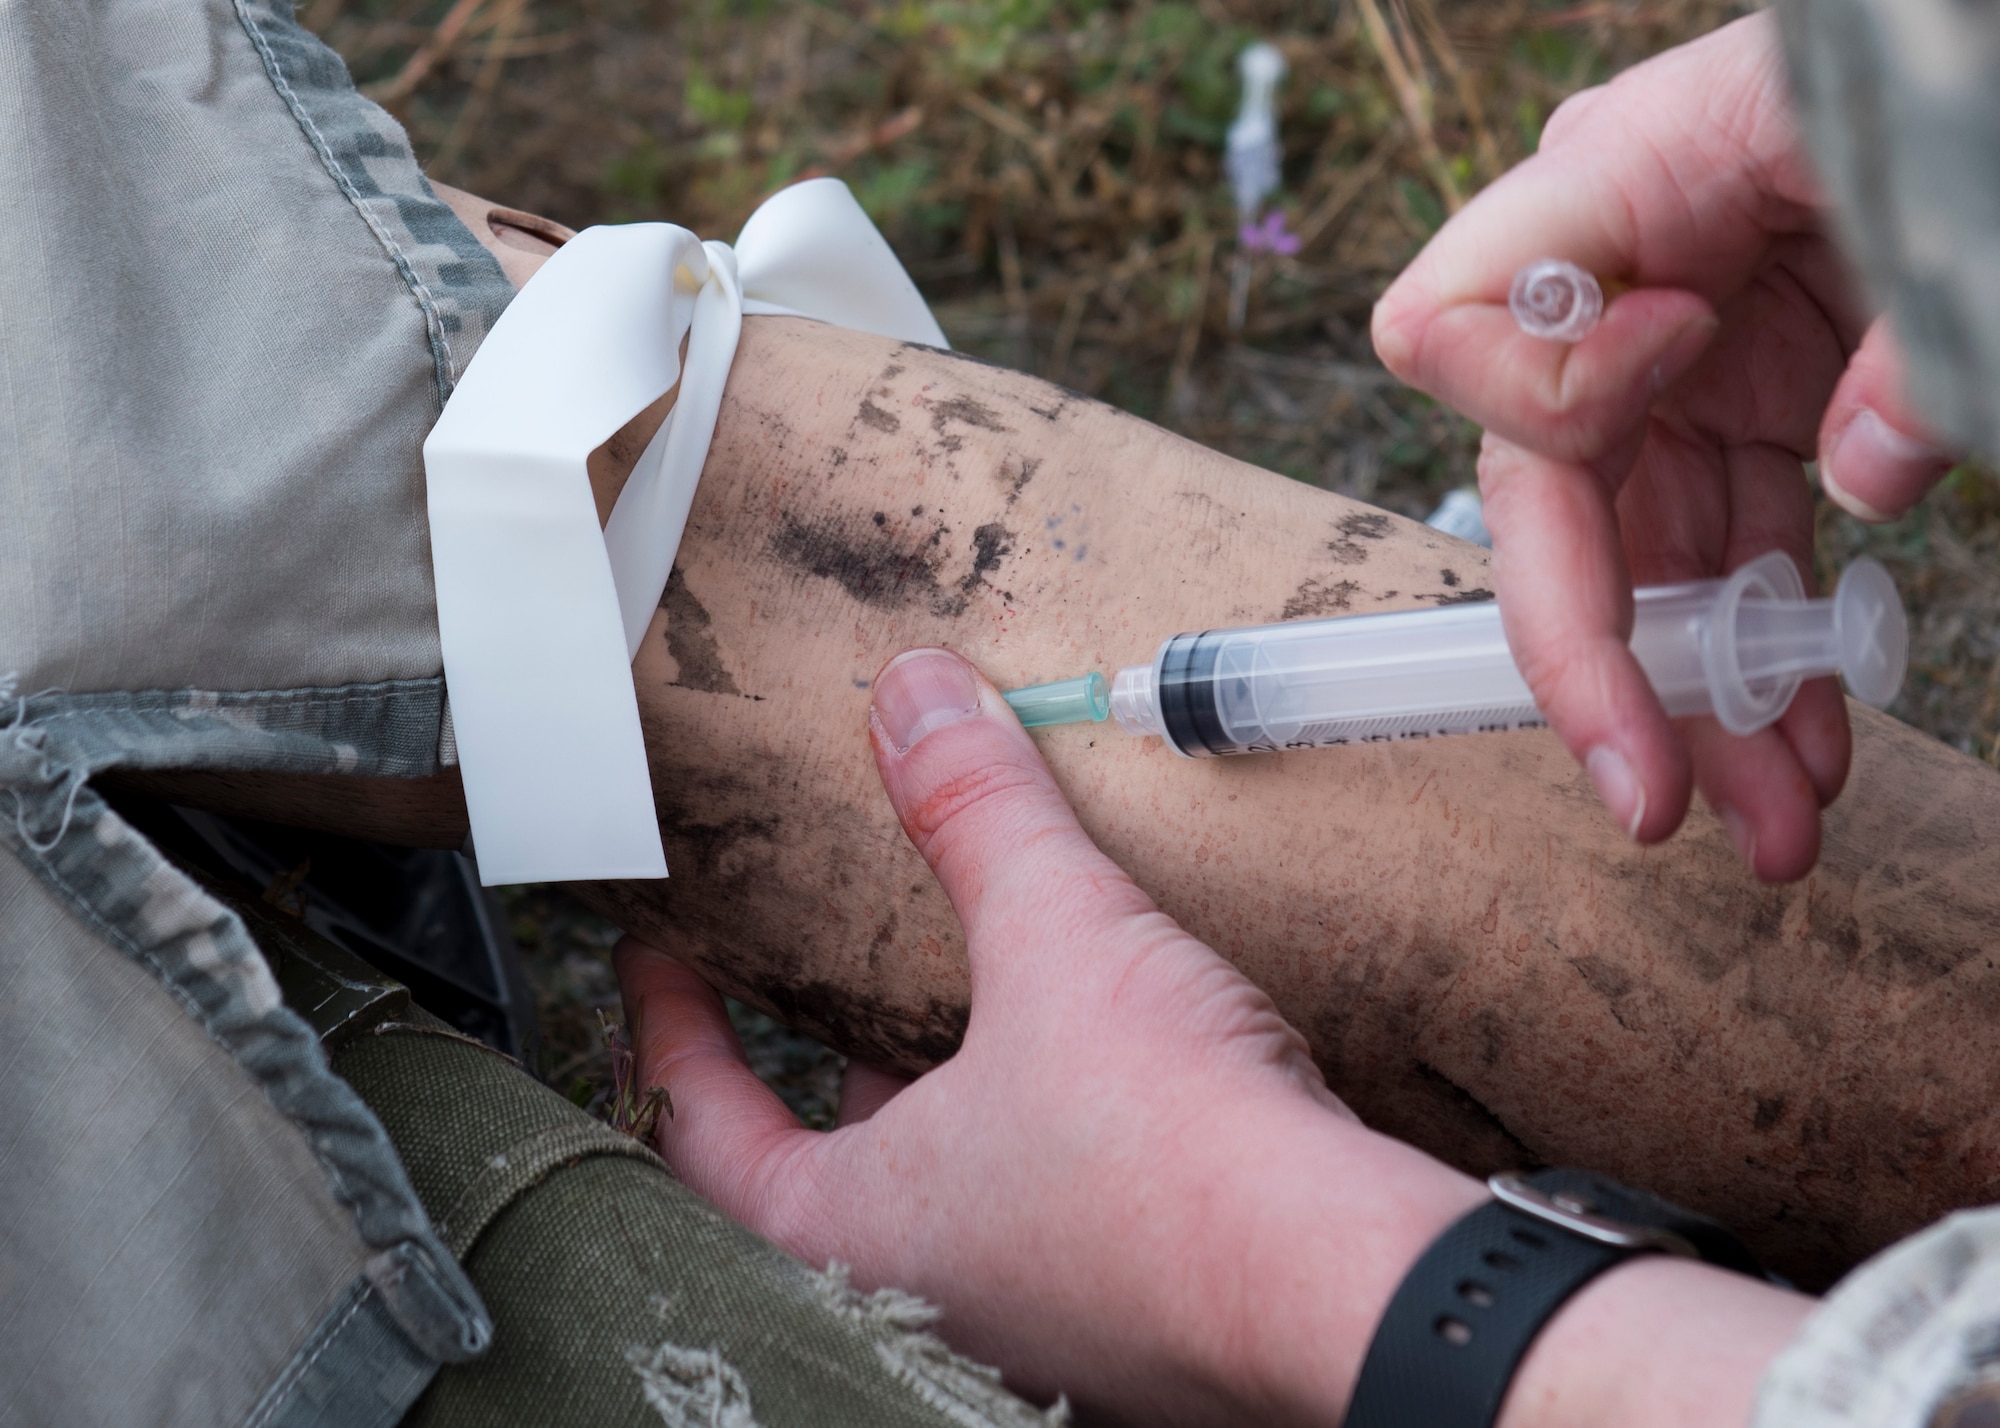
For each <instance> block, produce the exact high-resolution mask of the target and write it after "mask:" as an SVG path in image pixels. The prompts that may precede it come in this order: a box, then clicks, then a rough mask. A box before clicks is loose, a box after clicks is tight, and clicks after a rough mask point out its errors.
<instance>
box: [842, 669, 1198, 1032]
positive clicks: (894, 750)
mask: <svg viewBox="0 0 2000 1428" xmlns="http://www.w3.org/2000/svg"><path fill="white" fill-rule="evenodd" d="M874 699H875V704H874V708H873V709H872V710H871V711H870V714H869V721H868V722H869V733H870V736H871V737H872V739H873V741H874V745H875V763H876V767H877V768H878V769H879V770H880V771H881V774H882V786H883V787H884V788H885V789H886V790H887V791H888V794H889V801H890V803H891V804H892V805H894V807H895V809H896V816H897V818H899V819H900V820H901V821H902V824H903V831H904V832H905V833H907V834H908V835H909V837H910V841H911V842H912V843H913V844H915V845H916V848H917V851H918V852H919V853H921V854H923V856H924V861H925V862H927V863H929V864H930V866H931V870H932V871H933V872H934V873H936V874H937V878H938V882H939V883H940V884H941V885H942V886H943V888H944V891H945V895H946V896H947V897H949V898H950V899H951V904H952V907H953V908H954V909H955V910H956V911H957V913H958V920H959V922H960V924H961V925H962V926H963V927H964V928H965V937H966V944H967V948H968V951H969V954H970V957H971V962H972V981H973V1004H974V1005H975V1006H978V1005H979V1002H980V999H981V995H982V983H986V984H988V985H989V986H990V985H991V983H992V981H993V980H994V979H995V978H996V977H997V976H999V975H1000V969H998V968H996V967H994V966H991V965H988V964H989V962H991V961H992V960H993V959H991V958H989V957H988V956H986V955H984V953H985V949H988V948H1005V949H1007V956H1006V961H1007V962H1008V963H1009V964H1011V965H1013V966H1016V967H1019V968H1020V969H1021V970H1022V972H1023V973H1024V974H1025V975H1027V976H1029V977H1031V978H1032V977H1035V976H1037V975H1038V969H1046V968H1048V964H1049V963H1050V962H1051V961H1052V960H1053V959H1061V958H1064V957H1065V956H1066V954H1067V949H1070V948H1073V947H1075V946H1076V945H1077V939H1078V937H1079V935H1081V936H1084V937H1090V936H1093V935H1097V934H1101V933H1104V932H1108V931H1109V930H1111V926H1112V924H1114V923H1115V922H1116V921H1117V920H1119V919H1121V918H1125V917H1129V916H1132V915H1134V914H1137V913H1148V912H1153V911H1154V909H1153V905H1152V902H1151V901H1150V900H1149V899H1148V898H1147V897H1146V895H1145V894H1144V893H1142V892H1140V891H1139V889H1138V887H1137V886H1136V885H1135V884H1134V883H1133V882H1132V880H1131V879H1130V878H1128V877H1127V876H1126V875H1125V873H1124V871H1123V870H1122V869H1120V868H1119V867H1118V866H1117V864H1115V863H1113V862H1112V861H1111V860H1110V859H1109V858H1107V857H1105V856H1104V854H1103V853H1101V852H1099V851H1098V848H1097V845H1096V844H1094V843H1092V842H1091V841H1090V837H1089V835H1088V834H1086V833H1085V832H1084V831H1083V829H1082V827H1081V826H1080V825H1079V824H1078V823H1077V821H1076V815H1075V814H1074V813H1072V812H1071V811H1070V806H1069V804H1068V802H1067V801H1065V799H1064V798H1063V795H1062V791H1061V790H1060V789H1058V788H1057V787H1056V783H1055V779H1054V778H1053V777H1051V776H1050V774H1049V769H1048V765H1047V764H1045V763H1043V762H1042V756H1041V754H1040V753H1039V752H1038V751H1037V750H1036V748H1035V745H1034V742H1033V741H1032V740H1030V739H1029V737H1028V735H1027V731H1026V730H1024V729H1023V728H1022V727H1021V725H1020V721H1019V720H1017V719H1016V718H1015V717H1014V712H1013V710H1011V709H1010V708H1008V707H1007V702H1006V700H1005V699H1003V698H1002V697H1001V696H1000V693H999V691H997V690H995V689H994V688H993V686H992V685H990V684H988V683H987V682H986V681H985V680H984V679H983V678H981V677H980V675H979V673H978V671H976V670H975V669H973V667H972V666H971V665H970V664H968V663H967V662H966V661H965V660H963V659H961V658H960V657H959V656H957V655H955V654H953V653H951V652H950V651H949V650H941V649H916V650H909V651H906V652H905V653H903V654H900V655H897V656H896V657H895V658H894V659H892V660H890V661H889V663H888V664H886V665H884V666H883V667H882V672H881V673H880V674H878V675H877V676H876V677H875V683H874ZM1156 915H1157V914H1156ZM1162 920H1164V919H1162Z"/></svg>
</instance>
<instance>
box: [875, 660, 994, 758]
mask: <svg viewBox="0 0 2000 1428" xmlns="http://www.w3.org/2000/svg"><path fill="white" fill-rule="evenodd" d="M978 712H979V686H978V685H977V684H975V683H973V680H972V670H971V669H970V667H968V666H967V664H966V663H965V661H964V660H962V659H960V658H959V657H958V656H957V655H955V654H952V653H950V652H949V651H947V650H936V649H924V650H906V651H905V652H903V653H902V654H899V655H897V656H896V657H895V658H894V659H892V660H890V661H889V662H888V663H887V664H886V665H884V666H882V672H881V673H880V674H878V675H876V676H875V718H876V719H877V720H878V721H880V723H881V725H882V732H883V733H885V734H887V735H888V736H889V742H890V743H891V744H892V745H894V746H895V749H896V752H897V753H899V754H907V753H908V752H909V751H910V750H912V749H914V748H915V747H916V746H917V745H918V744H920V743H922V742H923V740H924V739H925V738H926V737H927V736H929V735H931V734H934V733H936V732H937V731H938V730H939V729H942V728H944V727H945V725H947V724H956V723H957V722H958V721H959V720H961V719H970V718H971V717H972V716H973V715H975V714H977V713H978Z"/></svg>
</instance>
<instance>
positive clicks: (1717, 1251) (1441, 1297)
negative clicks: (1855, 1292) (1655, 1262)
mask: <svg viewBox="0 0 2000 1428" xmlns="http://www.w3.org/2000/svg"><path fill="white" fill-rule="evenodd" d="M1486 1184H1487V1188H1488V1189H1490V1190H1491V1191H1492V1192H1493V1198H1492V1199H1491V1200H1490V1201H1488V1202H1487V1203H1486V1204H1484V1205H1481V1206H1479V1207H1478V1208H1477V1209H1475V1210H1473V1211H1471V1212H1470V1213H1469V1214H1467V1215H1465V1216H1464V1217H1463V1218H1461V1219H1460V1220H1459V1221H1458V1222H1457V1223H1456V1224H1454V1225H1453V1226H1452V1227H1451V1228H1450V1229H1448V1230H1446V1231H1445V1232H1444V1233H1443V1234H1442V1235H1440V1236H1439V1237H1438V1238H1437V1240H1436V1241H1435V1242H1433V1243H1432V1245H1431V1247H1430V1248H1429V1249H1427V1250H1425V1251H1424V1253H1423V1255H1422V1257H1421V1258H1419V1259H1418V1260H1417V1262H1416V1264H1415V1265H1414V1266H1413V1267H1412V1268H1411V1270H1410V1272H1409V1273H1408V1274H1407V1275H1406V1276H1404V1278H1403V1282H1402V1284H1400V1285H1399V1286H1397V1289H1396V1293H1395V1296H1394V1297H1393V1298H1392V1299H1390V1301H1389V1308H1388V1310H1387V1312H1386V1313H1384V1314H1383V1316H1382V1322H1381V1324H1380V1325H1378V1326H1377V1327H1376V1330H1375V1337H1374V1339H1373V1340H1372V1341H1371V1342H1370V1343H1369V1345H1368V1356H1367V1358H1365V1359H1363V1360H1362V1364H1361V1377H1360V1379H1359V1381H1358V1382H1357V1383H1356V1384H1355V1388H1354V1398H1353V1401H1352V1402H1351V1403H1350V1404H1349V1405H1348V1409H1347V1417H1346V1418H1345V1419H1344V1420H1343V1424H1344V1428H1491V1425H1492V1423H1493V1421H1494V1419H1495V1418H1497V1417H1498V1416H1499V1414H1500V1403H1501V1400H1502V1399H1504V1398H1505V1397H1506V1394H1507V1385H1508V1383H1509V1381H1510V1380H1511V1379H1512V1378H1513V1376H1514V1370H1515V1369H1516V1368H1518V1367H1519V1366H1520V1362H1521V1359H1522V1357H1523V1356H1524V1355H1525V1354H1526V1353H1527V1352H1528V1345H1529V1344H1531V1343H1533V1342H1534V1339H1535V1335H1536V1334H1538V1333H1540V1332H1541V1329H1542V1326H1543V1325H1544V1324H1546V1323H1547V1322H1548V1321H1549V1319H1550V1318H1551V1317H1552V1316H1553V1315H1554V1314H1555V1312H1556V1310H1557V1309H1559V1308H1561V1307H1562V1305H1563V1302H1564V1301H1565V1300H1567V1299H1568V1298H1569V1297H1570V1296H1571V1295H1572V1294H1574V1293H1576V1291H1577V1290H1579V1289H1581V1288H1582V1287H1583V1286H1584V1285H1585V1284H1588V1283H1589V1282H1590V1281H1591V1280H1592V1279H1595V1278H1596V1277H1597V1276H1598V1275H1600V1274H1602V1273H1603V1272H1604V1271H1605V1270H1607V1269H1610V1268H1611V1267H1612V1266H1614V1265H1618V1264H1622V1263H1624V1262H1625V1261H1626V1260H1628V1259H1631V1258H1633V1257H1634V1256H1636V1255H1642V1254H1674V1255H1681V1256H1684V1257H1686V1258H1689V1259H1699V1260H1705V1261H1707V1262H1708V1263H1709V1264H1713V1265H1718V1266H1720V1267H1722V1268H1724V1269H1733V1270H1736V1271H1738V1272H1740V1273H1743V1274H1749V1275H1753V1276H1756V1277H1757V1278H1760V1279H1761V1278H1764V1277H1765V1276H1764V1272H1763V1270H1762V1268H1761V1267H1760V1266H1759V1265H1758V1263H1757V1259H1756V1257H1755V1256H1754V1255H1752V1254H1751V1253H1750V1251H1749V1250H1748V1249H1747V1248H1746V1247H1745V1246H1744V1244H1743V1242H1742V1241H1741V1240H1739V1239H1737V1238H1736V1236H1735V1235H1734V1234H1732V1233H1731V1232H1730V1231H1729V1230H1727V1229H1725V1228H1724V1227H1723V1226H1722V1225H1720V1224H1718V1223H1716V1222H1715V1221H1714V1220H1711V1219H1708V1218H1707V1217H1705V1216H1702V1215H1697V1214H1695V1213H1693V1212H1692V1211H1689V1210H1683V1209H1681V1208H1680V1207H1679V1206H1677V1205H1672V1204H1669V1203H1668V1202H1667V1201H1665V1200H1662V1199H1660V1198H1659V1196H1657V1195H1652V1194H1649V1193H1647V1192H1646V1191H1644V1190H1635V1189H1632V1188H1631V1187H1630V1186H1626V1185H1620V1184H1619V1183H1618V1182H1617V1181H1615V1180H1609V1179H1606V1178H1605V1177H1603V1176H1601V1175H1593V1174H1591V1173H1590V1172H1588V1171H1584V1170H1540V1171H1536V1172H1535V1173H1534V1174H1532V1175H1516V1174H1505V1175H1495V1176H1493V1177H1492V1178H1491V1179H1489V1180H1488V1181H1487V1182H1486Z"/></svg>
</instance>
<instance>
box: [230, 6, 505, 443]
mask: <svg viewBox="0 0 2000 1428" xmlns="http://www.w3.org/2000/svg"><path fill="white" fill-rule="evenodd" d="M234 4H235V8H236V17H237V19H238V21H239V22H240V23H241V24H242V26H243V29H244V31H245V33H247V34H248V35H249V36H250V41H251V43H252V44H253V45H255V46H256V49H257V53H258V55H259V56H260V57H261V58H262V59H263V62H264V68H265V72H266V73H267V74H269V75H270V78H271V84H272V87H273V88H274V89H276V90H277V92H278V96H279V97H280V98H281V99H282V100H284V102H285V106H286V107H287V108H288V109H290V110H291V112H292V117H293V118H295V119H296V120H297V121H298V124H299V128H300V130H301V131H302V132H303V133H304V135H305V137H306V141H307V142H308V143H309V144H310V145H311V146H312V148H313V150H314V152H315V153H317V154H318V155H319V160H320V163H321V164H322V165H323V166H324V167H325V169H326V171H327V173H328V175H329V176H330V177H331V178H332V179H333V181H334V183H335V184H337V185H338V186H339V188H340V191H341V192H342V193H343V194H345V195H346V196H347V200H348V202H349V203H351V204H352V205H353V206H354V210H355V212H356V213H357V214H359V215H360V217H361V220H362V221H363V222H364V223H366V224H367V225H368V228H369V231H370V232H371V233H373V234H374V235H375V238H376V241H377V242H379V243H380V244H381V245H382V249H383V251H384V252H385V253H387V254H388V256H389V259H390V261H391V262H393V263H394V264H395V265H396V271H397V272H398V273H400V274H401V275H402V278H403V281H404V283H405V284H407V285H408V287H409V289H410V295H411V296H412V297H413V298H414V299H415V300H416V303H417V306H418V307H419V308H420V309H421V310H422V312H423V315H424V326H425V329H426V331H427V332H428V333H429V335H430V341H431V354H432V362H433V365H434V366H435V368H436V373H437V390H438V403H439V405H440V407H442V405H443V403H444V401H445V400H446V399H447V398H448V397H450V395H451V389H452V387H453V385H454V384H455V383H456V382H457V380H458V375H459V373H460V372H462V371H464V363H465V362H466V361H468V360H470V357H471V354H472V352H473V351H474V349H476V348H477V347H478V346H479V343H480V341H481V340H482V339H483V338H484V337H485V336H486V333H487V332H488V331H489V330H490V329H491V328H492V325H493V323H494V321H495V320H496V319H497V318H498V317H499V315H500V313H501V311H502V310H503V309H504V308H505V307H506V305H507V302H508V301H509V299H511V298H512V297H513V291H514V290H513V287H512V285H511V284H509V283H508V281H507V279H506V276H505V275H504V274H503V273H502V272H501V271H500V265H499V263H498V262H496V261H495V260H494V258H493V256H492V255H491V254H489V253H488V252H487V251H486V250H485V249H484V248H482V247H480V246H479V243H478V240H476V239H475V238H474V237H473V236H472V234H471V232H470V231H469V230H467V228H466V227H465V225H464V224H463V223H461V222H459V220H458V216H457V215H456V214H454V213H453V212H452V211H451V210H450V209H449V208H447V207H446V206H445V205H444V203H443V202H442V201H440V200H439V199H438V197H437V195H436V194H435V193H434V192H432V190H431V186H430V184H429V183H428V182H427V181H426V180H425V178H424V176H423V172H422V170H421V169H420V168H419V167H418V166H417V160H416V155H415V154H414V153H413V152H412V151H411V149H410V141H409V137H408V136H407V135H406V134H405V133H404V132H403V127H402V125H400V124H398V123H397V122H396V121H395V119H394V118H392V117H391V116H390V115H389V114H388V112H387V111H385V110H383V109H382V108H381V107H380V106H379V105H376V104H374V103H371V102H370V101H368V100H366V99H364V98H362V97H361V95H360V94H359V92H357V91H356V90H355V88H354V82H353V80H352V79H351V78H349V76H348V73H347V66H346V64H345V63H344V62H343V61H342V60H341V59H340V57H339V56H338V55H336V54H334V52H333V51H332V50H330V49H328V48H327V47H326V46H325V45H323V44H321V43H320V42H319V40H318V39H316V38H315V37H314V36H312V35H310V34H308V33H307V32H306V31H305V30H304V29H302V28H300V26H299V24H298V22H297V20H296V19H295V18H294V17H293V15H292V13H291V6H290V5H289V4H287V3H285V0H234ZM385 184H387V185H389V186H388V187H385V186H384V185H385ZM454 338H456V339H458V345H459V350H458V352H457V353H456V354H454V352H453V350H452V343H453V339H454Z"/></svg>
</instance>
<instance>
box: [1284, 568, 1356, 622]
mask: <svg viewBox="0 0 2000 1428" xmlns="http://www.w3.org/2000/svg"><path fill="white" fill-rule="evenodd" d="M1360 593H1361V587H1360V586H1359V585H1357V584H1355V583H1354V582H1353V581H1352V580H1322V579H1320V578H1319V577H1318V576H1314V577H1313V578H1312V579H1310V580H1308V581H1306V582H1305V584H1303V585H1301V586H1300V587H1299V588H1298V589H1297V590H1294V591H1293V592H1292V597H1291V599H1289V600H1287V601H1285V608H1284V609H1283V610H1281V611H1279V612H1278V618H1279V619H1281V620H1302V619H1305V618H1307V617H1308V616H1312V615H1327V614H1333V613H1336V612H1338V611H1341V610H1347V609H1351V608H1352V607H1353V605H1354V597H1355V596H1356V595H1358V594H1360Z"/></svg>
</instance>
